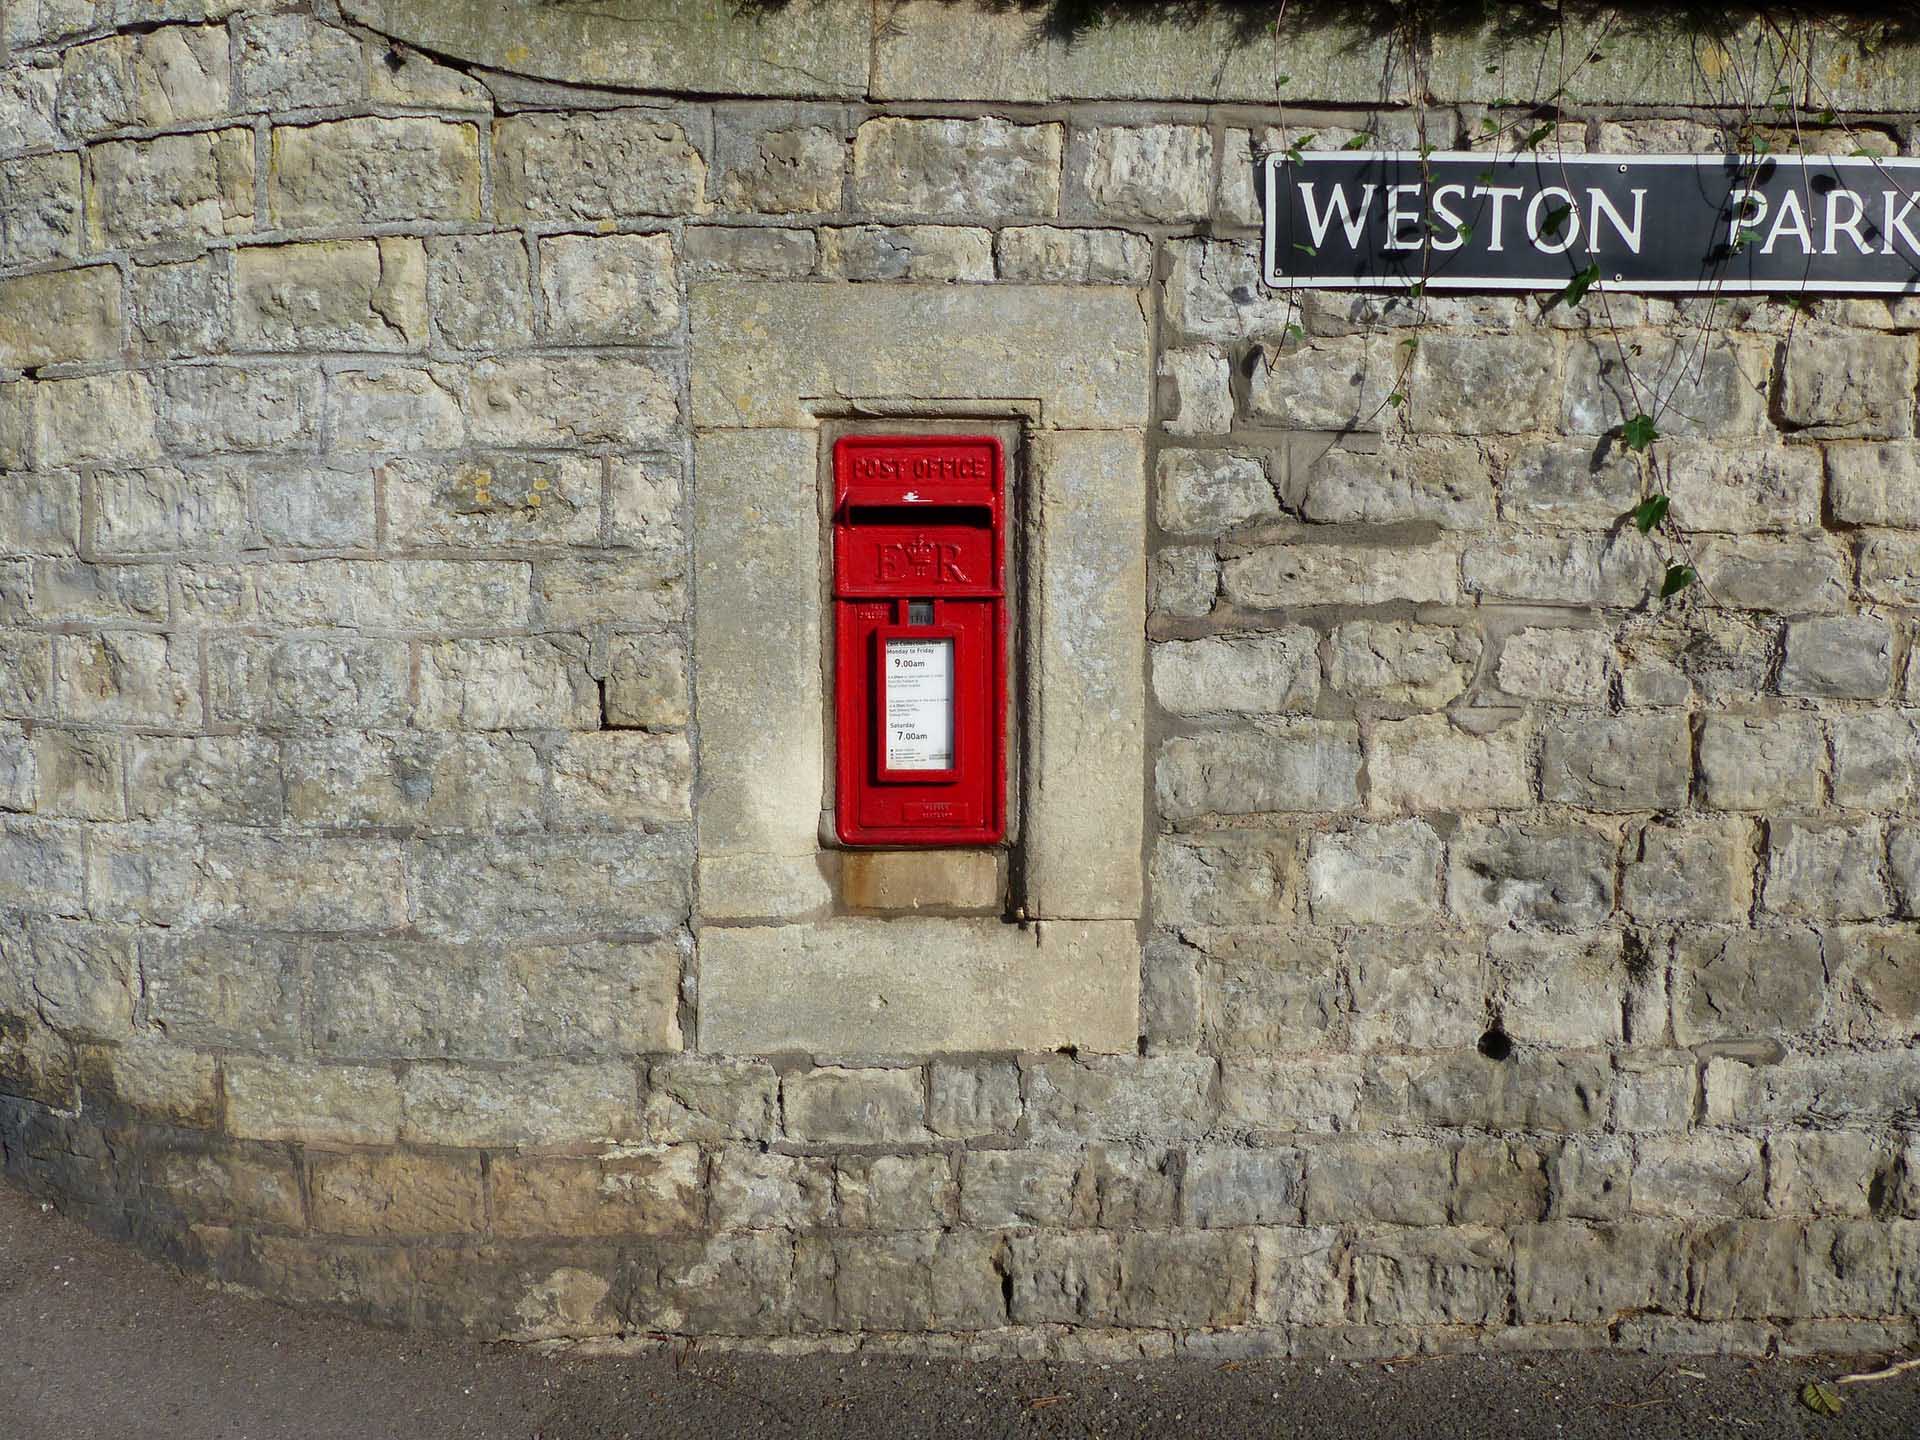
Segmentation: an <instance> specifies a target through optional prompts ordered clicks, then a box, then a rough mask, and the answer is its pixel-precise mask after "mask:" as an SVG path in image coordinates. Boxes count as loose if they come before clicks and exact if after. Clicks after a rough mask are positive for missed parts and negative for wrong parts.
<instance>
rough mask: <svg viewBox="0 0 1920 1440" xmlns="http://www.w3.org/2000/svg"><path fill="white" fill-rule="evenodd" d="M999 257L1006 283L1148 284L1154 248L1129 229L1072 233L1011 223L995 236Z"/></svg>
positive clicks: (1001, 271) (1049, 227)
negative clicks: (1009, 281)
mask: <svg viewBox="0 0 1920 1440" xmlns="http://www.w3.org/2000/svg"><path fill="white" fill-rule="evenodd" d="M993 248H994V256H995V258H996V260H997V261H998V263H999V270H1000V278H1001V279H1002V280H1018V281H1022V282H1024V283H1026V284H1030V285H1145V284H1146V283H1147V282H1148V281H1149V280H1150V279H1151V278H1152V276H1151V274H1150V273H1149V272H1150V270H1151V268H1152V259H1153V250H1152V246H1151V245H1149V243H1148V242H1147V239H1146V237H1145V236H1143V235H1135V234H1133V233H1132V232H1131V231H1127V230H1068V229H1063V228H1061V227H1059V226H1054V225H1009V226H1007V227H1006V228H1005V229H1003V230H1000V231H997V232H995V234H994V239H993Z"/></svg>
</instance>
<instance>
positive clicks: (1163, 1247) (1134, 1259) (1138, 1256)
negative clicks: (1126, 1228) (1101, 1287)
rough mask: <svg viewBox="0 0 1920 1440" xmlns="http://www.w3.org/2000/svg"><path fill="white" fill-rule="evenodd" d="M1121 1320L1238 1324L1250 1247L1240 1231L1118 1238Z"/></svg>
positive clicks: (1246, 1292) (1244, 1315) (1249, 1290)
mask: <svg viewBox="0 0 1920 1440" xmlns="http://www.w3.org/2000/svg"><path fill="white" fill-rule="evenodd" d="M1117 1300H1118V1303H1117V1306H1116V1311H1115V1318H1116V1319H1118V1320H1119V1321H1120V1322H1121V1323H1122V1324H1136V1325H1137V1324H1142V1323H1154V1322H1156V1321H1159V1322H1164V1323H1167V1324H1170V1325H1174V1326H1177V1327H1181V1328H1186V1327H1190V1326H1202V1325H1207V1326H1211V1325H1238V1324H1244V1323H1245V1322H1246V1320H1247V1319H1248V1318H1249V1316H1250V1313H1251V1311H1252V1306H1253V1247H1252V1246H1251V1245H1250V1244H1249V1243H1248V1241H1247V1237H1246V1236H1245V1234H1244V1233H1240V1232H1231V1233H1226V1232H1223V1233H1220V1234H1205V1233H1202V1234H1194V1233H1191V1232H1180V1231H1176V1232H1174V1233H1173V1234H1170V1235H1152V1234H1134V1235H1129V1236H1127V1237H1126V1238H1125V1239H1124V1240H1122V1241H1121V1246H1120V1292H1119V1295H1118V1297H1117Z"/></svg>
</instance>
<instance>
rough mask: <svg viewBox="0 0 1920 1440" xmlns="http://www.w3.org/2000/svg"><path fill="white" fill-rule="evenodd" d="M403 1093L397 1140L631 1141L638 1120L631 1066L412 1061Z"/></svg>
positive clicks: (562, 1143) (544, 1143)
mask: <svg viewBox="0 0 1920 1440" xmlns="http://www.w3.org/2000/svg"><path fill="white" fill-rule="evenodd" d="M400 1092H401V1094H400V1099H401V1112H402V1119H401V1123H400V1138H401V1139H402V1140H405V1141H408V1142H409V1143H412V1144H419V1145H465V1146H474V1145H484V1146H496V1145H498V1146H536V1147H538V1146H555V1147H557V1146H566V1145H585V1144H592V1143H595V1142H599V1143H603V1144H604V1143H606V1142H608V1141H618V1140H624V1139H627V1138H630V1137H631V1136H633V1135H634V1134H635V1132H636V1130H637V1128H638V1122H639V1109H638V1104H637V1092H636V1090H635V1084H634V1074H633V1068H632V1067H631V1066H629V1065H614V1064H585V1065H570V1064H560V1063H540V1064H533V1065H524V1066H519V1067H516V1068H515V1069H511V1070H484V1071H483V1070H471V1069H467V1068H464V1067H461V1066H441V1065H412V1066H409V1067H408V1068H407V1071H406V1074H405V1076H404V1077H403V1078H402V1080H401V1082H400Z"/></svg>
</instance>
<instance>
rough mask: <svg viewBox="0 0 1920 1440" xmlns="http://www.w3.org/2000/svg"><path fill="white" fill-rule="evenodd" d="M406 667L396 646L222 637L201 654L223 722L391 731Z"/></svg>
mask: <svg viewBox="0 0 1920 1440" xmlns="http://www.w3.org/2000/svg"><path fill="white" fill-rule="evenodd" d="M103 643H104V642H103ZM102 663H103V664H104V661H103V662H102ZM408 668H409V667H408V659H407V647H406V646H405V644H403V643H402V642H400V641H396V640H357V639H339V640H335V639H325V638H320V637H313V636H308V637H295V638H288V639H284V640H274V639H268V638H265V637H250V636H235V637H231V638H227V637H222V638H219V639H216V640H215V641H214V642H213V644H212V647H211V649H210V650H209V652H208V676H207V689H208V694H209V696H210V704H211V707H212V713H213V716H214V717H215V718H216V719H219V720H222V721H226V722H229V723H235V724H251V725H260V726H264V727H267V728H270V729H295V730H308V729H317V728H321V727H324V726H327V725H394V724H401V723H404V721H405V720H406V718H407V712H408V708H409V705H408V698H407V691H408V685H409V680H408ZM180 703H181V704H184V703H186V702H184V701H182V702H180Z"/></svg>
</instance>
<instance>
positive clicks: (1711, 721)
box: [1699, 715, 1826, 810]
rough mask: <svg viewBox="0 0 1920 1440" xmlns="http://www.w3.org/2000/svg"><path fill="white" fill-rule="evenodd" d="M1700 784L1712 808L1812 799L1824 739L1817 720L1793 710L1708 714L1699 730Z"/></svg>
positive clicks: (1822, 767) (1818, 786)
mask: <svg viewBox="0 0 1920 1440" xmlns="http://www.w3.org/2000/svg"><path fill="white" fill-rule="evenodd" d="M1699 750H1700V784H1701V790H1702V793H1703V796H1704V799H1705V801H1706V804H1707V805H1709V806H1710V807H1712V808H1714V809H1716V810H1771V809H1776V808H1806V807H1811V806H1815V805H1818V804H1819V803H1820V800H1821V796H1822V793H1823V790H1824V785H1823V776H1824V774H1825V771H1826V745H1825V743H1824V740H1823V737H1822V734H1821V730H1820V725H1819V722H1818V721H1816V720H1813V719H1812V718H1810V717H1806V716H1799V715H1779V716H1771V717H1764V718H1763V717H1747V718H1743V717H1740V716H1733V715H1709V716H1707V717H1706V720H1705V722H1704V724H1703V725H1702V726H1701V730H1700V746H1699Z"/></svg>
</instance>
